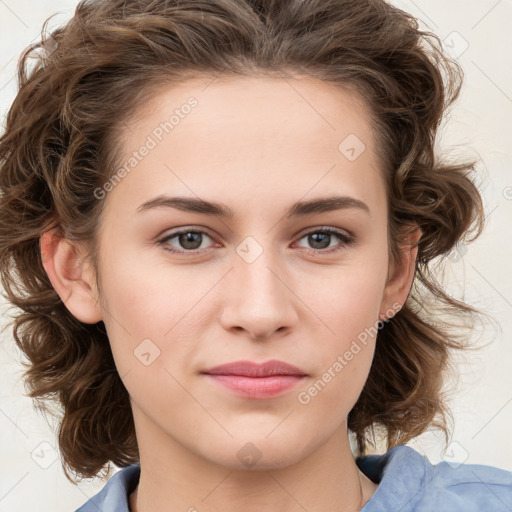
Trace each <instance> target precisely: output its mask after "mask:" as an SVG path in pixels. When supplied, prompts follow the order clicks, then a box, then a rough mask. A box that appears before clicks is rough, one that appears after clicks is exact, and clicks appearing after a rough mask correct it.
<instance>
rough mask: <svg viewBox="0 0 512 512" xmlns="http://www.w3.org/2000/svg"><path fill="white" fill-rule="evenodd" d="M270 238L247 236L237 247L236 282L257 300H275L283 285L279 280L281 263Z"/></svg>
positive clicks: (279, 294)
mask: <svg viewBox="0 0 512 512" xmlns="http://www.w3.org/2000/svg"><path fill="white" fill-rule="evenodd" d="M273 243H274V242H273V241H272V236H266V237H265V239H263V237H261V236H260V237H258V239H256V238H255V237H253V236H247V237H246V238H245V239H244V240H243V241H242V242H241V243H240V244H239V245H238V246H237V247H236V253H237V258H236V259H235V261H236V263H235V270H236V272H235V273H236V274H237V282H238V284H239V285H241V286H242V287H246V288H247V291H250V293H251V294H252V295H253V297H252V299H253V300H256V302H257V300H258V298H261V299H264V300H265V301H268V300H272V299H274V300H276V299H278V298H279V297H280V296H281V295H282V291H283V290H282V288H283V286H284V285H283V283H282V281H281V279H279V273H282V270H281V269H282V268H283V264H282V263H283V262H280V261H279V254H278V253H279V251H278V250H277V249H276V247H274V246H273V245H272V244H273Z"/></svg>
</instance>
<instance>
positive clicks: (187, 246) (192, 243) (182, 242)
mask: <svg viewBox="0 0 512 512" xmlns="http://www.w3.org/2000/svg"><path fill="white" fill-rule="evenodd" d="M205 236H206V237H207V238H211V237H210V236H209V235H208V233H206V232H205V231H201V230H195V229H183V230H181V231H175V232H174V233H171V234H169V235H167V236H166V237H165V238H163V239H162V240H160V241H159V242H158V243H159V244H161V245H162V246H163V248H164V249H165V250H166V251H169V252H173V253H181V254H187V253H190V255H194V254H197V253H196V252H191V251H197V250H198V249H201V245H202V242H203V241H204V237H205ZM174 238H176V243H177V244H178V245H179V247H177V248H176V245H172V244H170V241H171V240H173V239H174ZM169 245H171V247H175V248H174V249H172V248H170V247H169ZM203 248H204V247H203Z"/></svg>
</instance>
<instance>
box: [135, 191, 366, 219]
mask: <svg viewBox="0 0 512 512" xmlns="http://www.w3.org/2000/svg"><path fill="white" fill-rule="evenodd" d="M161 207H165V208H176V209H178V210H182V211H184V212H192V213H201V214H203V215H212V216H215V217H222V218H227V219H232V218H233V217H234V216H235V214H234V212H233V210H232V209H231V208H229V207H228V206H226V205H225V204H221V203H216V202H212V201H205V200H203V199H198V198H193V197H170V196H166V195H159V196H157V197H155V198H153V199H150V200H149V201H146V202H145V203H143V204H141V205H140V206H139V207H138V208H137V212H143V211H147V210H150V209H152V208H161ZM348 208H357V209H360V210H362V211H364V212H366V213H370V208H369V207H368V205H366V204H365V203H363V202H362V201H360V200H359V199H356V198H355V197H350V196H330V197H321V198H317V199H311V200H309V201H298V202H296V203H294V204H293V205H292V206H291V207H290V208H289V209H288V211H287V212H286V214H285V217H287V218H290V217H302V216H305V215H312V214H315V213H325V212H331V211H335V210H344V209H348Z"/></svg>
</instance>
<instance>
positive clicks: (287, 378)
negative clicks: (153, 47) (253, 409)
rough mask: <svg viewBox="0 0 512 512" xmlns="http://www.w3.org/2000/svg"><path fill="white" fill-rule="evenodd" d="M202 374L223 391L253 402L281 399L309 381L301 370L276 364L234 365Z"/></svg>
mask: <svg viewBox="0 0 512 512" xmlns="http://www.w3.org/2000/svg"><path fill="white" fill-rule="evenodd" d="M201 374H203V375H205V376H206V377H207V378H208V379H209V380H211V381H213V382H215V383H217V384H219V385H220V386H222V387H223V388H224V389H228V390H230V391H231V392H234V393H235V394H237V395H239V396H242V397H245V398H254V399H266V398H272V397H276V396H280V395H282V394H283V393H285V392H287V391H289V390H291V389H292V388H293V387H295V386H297V384H298V383H299V382H301V381H302V380H303V379H304V378H306V377H308V374H307V373H306V372H304V371H303V370H301V369H300V368H297V367H296V366H294V365H291V364H288V363H285V362H283V361H277V360H272V361H267V362H266V363H263V364H258V363H253V362H251V361H235V362H232V363H227V364H223V365H220V366H215V367H213V368H208V369H206V370H203V371H202V372H201Z"/></svg>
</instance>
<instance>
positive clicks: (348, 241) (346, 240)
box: [157, 227, 354, 256]
mask: <svg viewBox="0 0 512 512" xmlns="http://www.w3.org/2000/svg"><path fill="white" fill-rule="evenodd" d="M186 233H200V234H205V235H207V236H208V237H210V238H212V240H213V237H211V236H210V235H209V234H208V233H207V232H206V231H202V230H200V229H182V230H180V231H175V232H173V233H170V234H168V235H166V236H165V238H163V239H161V240H160V241H158V242H157V243H158V244H159V245H161V246H162V248H163V249H164V250H165V251H168V252H170V253H173V254H180V255H185V256H197V255H198V254H199V253H200V251H201V250H200V249H191V250H183V251H178V250H175V249H170V248H169V246H166V242H168V241H169V240H172V239H173V238H176V237H177V236H180V235H184V234H186ZM318 233H322V234H329V235H336V236H337V237H338V238H339V239H340V240H341V242H340V243H339V244H338V245H336V246H334V247H331V248H330V249H308V248H307V247H302V249H304V250H305V251H306V252H307V253H308V254H312V255H315V256H318V255H321V254H332V253H334V252H337V251H340V250H341V249H343V248H345V247H348V246H350V245H352V244H353V243H354V238H353V237H352V236H350V235H348V234H346V233H345V232H343V231H340V230H338V229H335V228H330V227H322V228H320V229H318V228H317V229H315V230H312V231H308V232H307V233H304V234H303V235H302V236H301V237H300V238H298V239H297V241H299V240H302V239H303V238H305V237H307V236H309V235H312V234H318ZM204 250H208V249H204Z"/></svg>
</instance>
